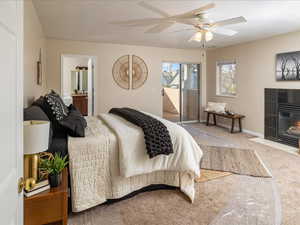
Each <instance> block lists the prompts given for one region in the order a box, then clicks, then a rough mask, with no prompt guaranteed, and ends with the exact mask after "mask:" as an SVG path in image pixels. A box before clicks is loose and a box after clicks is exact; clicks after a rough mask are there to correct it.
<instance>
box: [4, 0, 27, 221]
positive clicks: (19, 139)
mask: <svg viewBox="0 0 300 225" xmlns="http://www.w3.org/2000/svg"><path fill="white" fill-rule="evenodd" d="M0 49H1V51H0V67H1V82H0V98H1V108H0V124H1V126H0V146H1V157H0V218H1V222H0V223H1V224H5V225H6V224H7V225H15V224H17V225H21V224H23V193H22V192H21V193H18V180H19V178H20V177H22V176H23V133H22V128H23V123H22V121H23V60H22V58H23V0H3V1H1V2H0Z"/></svg>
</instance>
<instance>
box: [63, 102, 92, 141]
mask: <svg viewBox="0 0 300 225" xmlns="http://www.w3.org/2000/svg"><path fill="white" fill-rule="evenodd" d="M68 109H69V115H68V116H67V117H65V118H64V119H62V120H59V121H58V123H59V124H60V125H61V126H62V127H63V128H64V129H65V131H66V132H67V134H68V135H70V136H72V137H84V136H85V128H86V127H87V123H86V120H85V119H84V117H83V116H82V115H81V113H80V112H79V111H78V110H77V109H76V108H75V107H74V106H73V105H70V106H69V108H68Z"/></svg>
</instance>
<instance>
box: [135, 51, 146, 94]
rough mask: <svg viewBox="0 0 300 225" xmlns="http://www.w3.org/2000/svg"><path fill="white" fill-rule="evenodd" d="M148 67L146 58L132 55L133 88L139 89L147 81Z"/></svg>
mask: <svg viewBox="0 0 300 225" xmlns="http://www.w3.org/2000/svg"><path fill="white" fill-rule="evenodd" d="M147 78H148V68H147V65H146V63H145V62H144V60H143V59H142V58H140V57H138V56H136V55H133V56H132V89H137V88H139V87H141V86H143V84H144V83H145V82H146V80H147Z"/></svg>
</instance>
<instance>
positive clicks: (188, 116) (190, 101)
mask: <svg viewBox="0 0 300 225" xmlns="http://www.w3.org/2000/svg"><path fill="white" fill-rule="evenodd" d="M199 81H200V64H188V63H167V62H166V63H163V65H162V88H163V89H162V95H163V117H164V118H165V119H168V120H170V121H172V122H198V121H199V118H200V115H199V106H200V84H199Z"/></svg>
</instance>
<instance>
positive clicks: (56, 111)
mask: <svg viewBox="0 0 300 225" xmlns="http://www.w3.org/2000/svg"><path fill="white" fill-rule="evenodd" d="M45 99H46V100H47V103H48V105H49V106H50V107H51V110H52V113H53V115H54V116H55V118H56V120H57V121H59V120H62V119H64V118H65V117H66V116H68V114H69V109H68V107H67V106H66V105H65V103H64V102H63V100H62V99H61V97H60V96H59V94H57V93H56V92H55V91H53V90H51V92H50V93H49V94H47V95H45Z"/></svg>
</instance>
